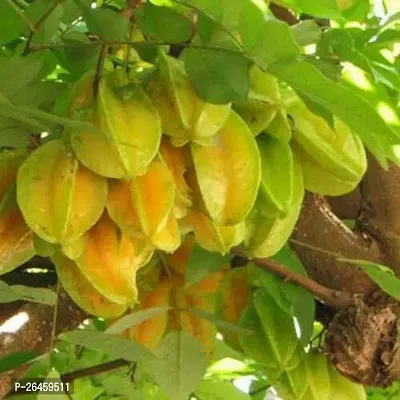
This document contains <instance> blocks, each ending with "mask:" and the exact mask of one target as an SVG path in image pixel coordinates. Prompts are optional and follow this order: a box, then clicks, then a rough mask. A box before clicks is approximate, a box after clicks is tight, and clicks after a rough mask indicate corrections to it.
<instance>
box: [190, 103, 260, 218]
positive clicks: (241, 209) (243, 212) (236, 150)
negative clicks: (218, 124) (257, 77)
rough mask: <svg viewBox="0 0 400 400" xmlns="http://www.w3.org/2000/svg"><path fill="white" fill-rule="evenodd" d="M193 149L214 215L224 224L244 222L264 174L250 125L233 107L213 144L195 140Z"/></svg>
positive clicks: (205, 198) (202, 189) (202, 187)
mask: <svg viewBox="0 0 400 400" xmlns="http://www.w3.org/2000/svg"><path fill="white" fill-rule="evenodd" d="M191 150H192V157H193V164H194V168H195V172H196V178H197V183H198V187H199V190H200V193H201V197H202V200H203V202H204V205H205V208H206V210H207V212H208V214H209V216H210V218H211V219H212V220H213V221H214V222H216V223H217V224H220V225H237V224H239V223H240V222H242V221H243V220H244V219H245V218H246V216H247V215H248V214H249V212H250V210H251V208H252V206H253V204H254V202H255V199H256V196H257V191H258V187H259V184H260V177H261V162H260V153H259V150H258V147H257V143H256V141H255V139H254V137H253V135H252V133H251V132H250V130H249V128H248V127H247V126H246V124H245V123H244V121H243V120H242V119H241V118H240V117H239V115H238V114H236V113H235V112H234V111H231V114H230V116H229V119H228V121H227V122H226V124H225V125H224V127H223V128H222V129H221V130H220V131H219V132H218V134H217V135H215V136H213V138H212V143H211V144H210V145H209V146H207V147H203V146H200V145H198V144H196V143H193V144H191Z"/></svg>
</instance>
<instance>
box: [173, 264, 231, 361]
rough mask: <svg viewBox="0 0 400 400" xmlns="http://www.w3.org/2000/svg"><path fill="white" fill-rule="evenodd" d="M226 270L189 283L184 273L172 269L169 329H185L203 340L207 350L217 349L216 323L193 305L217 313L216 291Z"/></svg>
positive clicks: (201, 341) (209, 351)
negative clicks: (195, 311) (198, 313)
mask: <svg viewBox="0 0 400 400" xmlns="http://www.w3.org/2000/svg"><path fill="white" fill-rule="evenodd" d="M224 272H225V271H222V270H221V271H217V272H215V273H212V274H210V275H209V276H207V277H206V278H205V279H203V280H202V281H200V282H197V283H195V284H192V285H189V286H187V284H185V279H184V275H183V274H180V273H176V272H172V274H171V281H172V283H173V291H172V299H173V300H172V303H171V304H173V305H174V306H173V309H172V310H171V311H170V312H169V321H168V327H167V331H168V332H169V331H172V330H184V331H187V332H189V333H190V334H191V335H192V336H193V337H195V338H196V339H198V340H199V341H200V343H202V344H203V346H204V348H205V349H206V351H207V353H208V354H211V352H212V351H213V350H214V347H215V343H216V333H217V330H216V327H215V325H214V324H213V323H212V322H211V321H209V320H207V319H205V318H204V317H202V316H199V315H196V314H195V313H194V312H193V311H191V309H198V310H202V311H206V312H208V313H211V314H214V312H215V295H216V291H217V289H218V287H219V285H220V283H221V280H222V278H223V274H224Z"/></svg>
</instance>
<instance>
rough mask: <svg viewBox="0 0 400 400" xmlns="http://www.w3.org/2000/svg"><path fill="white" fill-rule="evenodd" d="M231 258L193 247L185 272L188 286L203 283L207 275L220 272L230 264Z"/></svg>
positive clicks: (196, 246)
mask: <svg viewBox="0 0 400 400" xmlns="http://www.w3.org/2000/svg"><path fill="white" fill-rule="evenodd" d="M229 259H230V257H229V256H222V255H221V254H219V253H212V252H210V251H207V250H204V249H203V248H201V247H200V246H198V245H195V246H194V247H193V250H192V252H191V253H190V256H189V261H188V264H187V267H186V270H185V281H186V286H190V285H192V284H194V283H197V282H200V281H202V280H203V279H204V278H206V277H207V275H209V274H211V273H213V272H216V271H219V270H220V269H221V268H222V267H223V266H224V265H225V264H226V263H228V262H229Z"/></svg>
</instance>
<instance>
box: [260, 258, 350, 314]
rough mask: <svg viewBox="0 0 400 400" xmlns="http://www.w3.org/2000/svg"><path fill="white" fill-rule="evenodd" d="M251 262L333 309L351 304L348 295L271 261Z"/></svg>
mask: <svg viewBox="0 0 400 400" xmlns="http://www.w3.org/2000/svg"><path fill="white" fill-rule="evenodd" d="M252 261H253V262H254V264H256V265H257V266H259V267H261V268H264V269H267V270H269V271H272V272H274V273H275V274H277V275H279V276H281V277H282V278H284V279H285V280H286V281H288V282H293V283H296V284H297V285H299V286H301V287H302V288H303V289H306V290H307V291H309V292H311V293H313V294H314V295H315V296H316V297H317V298H318V299H319V300H321V301H323V302H325V303H326V304H328V305H329V306H331V307H333V308H336V309H340V308H347V307H349V306H350V305H351V304H352V303H353V297H352V296H351V295H350V294H349V293H347V292H342V291H339V290H333V289H329V288H327V287H325V286H322V285H320V284H319V283H317V282H315V281H314V280H312V279H310V278H308V277H306V276H304V275H300V274H298V273H296V272H294V271H292V270H291V269H289V268H287V267H285V266H283V265H280V264H278V263H277V262H275V261H273V260H270V259H264V258H255V259H253V260H252Z"/></svg>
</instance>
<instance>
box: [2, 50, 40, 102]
mask: <svg viewBox="0 0 400 400" xmlns="http://www.w3.org/2000/svg"><path fill="white" fill-rule="evenodd" d="M43 66H44V58H43V57H41V56H40V55H37V54H33V55H29V56H26V57H18V56H13V57H0V76H1V80H0V93H1V94H2V95H3V96H6V97H8V98H11V97H12V96H14V95H15V94H16V93H18V92H19V91H20V90H22V89H23V88H25V87H27V86H28V85H30V84H32V83H34V82H37V81H38V80H39V79H40V77H41V72H42V69H43Z"/></svg>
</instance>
